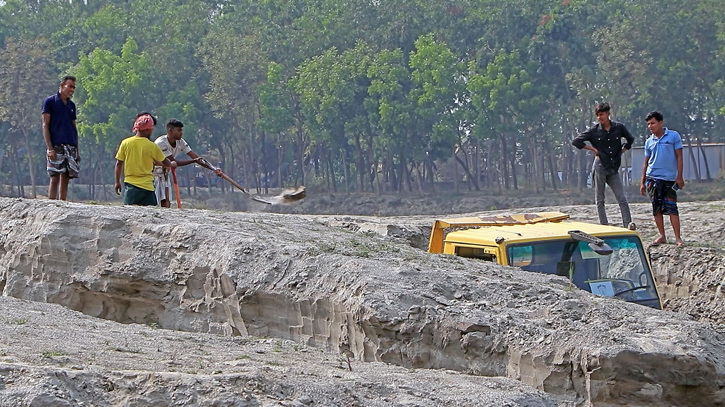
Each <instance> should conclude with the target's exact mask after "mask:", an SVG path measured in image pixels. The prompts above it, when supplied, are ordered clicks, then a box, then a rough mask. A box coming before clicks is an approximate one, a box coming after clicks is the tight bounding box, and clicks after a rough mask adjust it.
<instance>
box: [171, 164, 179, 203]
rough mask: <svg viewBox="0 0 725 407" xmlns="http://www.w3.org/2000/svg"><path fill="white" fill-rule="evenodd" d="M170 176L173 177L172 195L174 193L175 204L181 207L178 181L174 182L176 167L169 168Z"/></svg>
mask: <svg viewBox="0 0 725 407" xmlns="http://www.w3.org/2000/svg"><path fill="white" fill-rule="evenodd" d="M171 178H173V179H174V195H176V206H178V207H179V209H181V196H179V183H178V182H176V169H175V168H172V169H171Z"/></svg>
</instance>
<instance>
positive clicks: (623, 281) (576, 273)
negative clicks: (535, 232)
mask: <svg viewBox="0 0 725 407" xmlns="http://www.w3.org/2000/svg"><path fill="white" fill-rule="evenodd" d="M600 238H601V237H600ZM602 239H603V240H604V241H605V243H606V244H607V245H609V247H611V248H612V250H613V252H612V254H609V255H599V254H597V253H595V252H594V251H593V250H592V249H591V248H590V247H589V246H588V244H587V243H586V242H581V241H575V240H571V239H566V240H556V241H546V242H533V243H526V244H513V245H510V246H508V248H507V254H508V258H509V264H510V265H512V266H517V267H521V268H522V269H524V270H527V271H534V272H539V273H546V274H557V275H560V276H565V277H567V278H569V281H570V282H571V283H572V284H574V285H576V286H577V287H579V288H581V289H583V290H586V291H589V292H591V293H594V294H598V295H604V296H607V297H617V298H621V299H623V300H625V301H630V302H636V303H641V304H643V305H648V306H651V307H653V308H660V306H661V305H660V300H659V297H658V296H657V290H656V288H655V285H654V280H653V279H652V273H651V271H650V269H649V265H648V263H647V259H646V257H645V254H644V250H643V249H642V242H641V241H640V240H639V238H638V237H636V236H622V237H608V238H602Z"/></svg>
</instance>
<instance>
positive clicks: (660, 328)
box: [0, 199, 725, 406]
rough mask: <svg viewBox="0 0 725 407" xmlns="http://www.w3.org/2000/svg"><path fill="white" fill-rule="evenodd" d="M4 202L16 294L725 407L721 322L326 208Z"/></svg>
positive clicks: (405, 363) (133, 317)
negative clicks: (614, 295) (322, 211)
mask: <svg viewBox="0 0 725 407" xmlns="http://www.w3.org/2000/svg"><path fill="white" fill-rule="evenodd" d="M0 210H1V212H0V213H1V215H0V217H2V222H0V224H1V225H2V226H1V228H2V230H1V231H0V232H1V234H0V260H1V262H0V288H1V289H2V293H3V296H11V297H16V298H21V299H24V300H31V301H38V302H47V303H55V304H60V305H62V306H65V307H67V308H69V309H71V310H75V311H80V312H82V313H84V314H86V315H88V316H90V317H97V318H102V319H106V320H112V321H116V322H120V323H124V324H143V325H146V326H152V327H159V328H164V329H169V330H178V331H186V332H196V333H203V334H220V335H221V336H222V337H235V336H239V337H245V338H246V337H252V338H257V337H273V338H281V339H284V340H291V341H294V342H295V343H299V344H303V345H305V346H309V347H313V348H321V349H325V350H327V351H332V352H334V353H335V354H341V355H345V358H347V357H348V356H349V357H350V359H351V360H352V361H353V362H355V363H362V362H369V363H380V362H385V363H387V364H392V365H398V366H402V367H406V368H411V369H416V371H417V370H418V369H448V370H454V371H458V372H464V373H470V374H473V375H483V376H496V377H500V376H504V377H508V378H510V379H515V380H518V381H519V382H521V383H522V386H524V387H523V388H525V389H531V388H535V389H539V390H543V391H545V392H546V393H547V394H548V395H549V396H547V397H554V398H555V399H556V400H557V402H558V403H561V404H570V405H588V404H591V405H596V406H609V405H621V403H625V404H628V405H643V406H644V405H651V406H665V405H703V406H712V405H720V404H723V402H724V401H723V399H724V398H725V395H724V394H723V392H722V391H721V388H722V387H723V385H725V374H724V373H725V361H724V360H723V358H722V355H723V354H725V353H724V352H723V351H725V338H723V336H722V335H721V334H720V333H718V331H717V330H716V329H714V328H713V327H712V326H711V325H709V324H707V323H701V322H696V321H693V320H692V319H691V318H690V317H688V316H685V315H682V314H674V313H669V312H663V311H656V310H651V309H648V308H645V307H642V306H638V305H635V304H629V303H624V302H621V301H618V300H614V299H607V298H601V297H594V296H591V295H588V294H587V293H584V292H580V291H571V290H569V289H568V288H567V284H566V283H565V281H564V280H562V279H560V278H558V277H549V276H543V275H532V274H531V273H526V272H523V271H520V270H518V269H514V268H504V267H499V266H496V265H492V264H487V263H483V262H479V261H474V260H468V259H463V258H451V257H448V256H437V255H430V254H428V253H425V252H423V251H421V250H419V249H416V248H413V247H411V246H410V245H407V244H403V243H401V239H399V238H398V239H396V238H391V237H387V236H381V235H380V234H378V233H372V232H364V231H363V233H361V231H360V228H359V227H357V228H352V227H349V225H348V227H341V224H340V223H339V222H338V223H335V222H331V221H330V219H326V218H315V217H309V216H296V215H275V214H249V213H218V212H208V211H197V210H191V211H186V210H185V211H177V210H160V209H148V208H134V207H104V206H92V205H81V204H73V203H70V204H65V203H53V202H48V201H29V200H17V199H0ZM386 230H390V229H389V228H386ZM393 230H395V229H393ZM396 233H400V230H398V232H396ZM383 234H386V235H387V234H388V233H383ZM404 238H405V239H408V240H410V237H409V236H408V237H404ZM109 363H110V362H109ZM111 365H112V363H111ZM109 366H110V365H109ZM80 368H81V370H83V371H85V369H86V366H83V365H82V364H81V365H80ZM33 369H40V371H42V370H43V366H42V363H41V364H37V365H34V366H33ZM11 370H12V369H11ZM31 370H32V369H31ZM33 371H34V372H36V373H28V374H36V375H41V374H45V373H39V372H38V371H37V370H33ZM15 372H16V373H15V374H19V373H17V371H15ZM432 380H435V379H432ZM527 386H528V387H527ZM0 391H2V388H0ZM527 391H529V390H527ZM530 391H531V393H530V394H531V395H532V396H531V398H530V400H534V401H535V402H536V403H549V402H551V401H550V400H549V401H547V399H546V398H541V397H540V396H536V395H535V394H536V393H534V390H530ZM537 397H538V398H537ZM527 400H529V399H527ZM532 402H533V401H532ZM240 405H244V404H240ZM249 405H254V404H249ZM290 405H292V404H290ZM333 405H334V404H333ZM363 405H365V404H363ZM422 405H426V403H423V404H422ZM479 405H486V404H479ZM519 405H529V404H519ZM530 405H539V404H530ZM542 405H543V404H542Z"/></svg>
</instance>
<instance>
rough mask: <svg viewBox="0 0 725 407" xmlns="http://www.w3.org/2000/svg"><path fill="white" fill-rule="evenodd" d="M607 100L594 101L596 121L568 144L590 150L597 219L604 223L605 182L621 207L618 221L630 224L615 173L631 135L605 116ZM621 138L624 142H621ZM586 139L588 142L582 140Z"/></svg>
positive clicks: (624, 196)
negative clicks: (604, 101)
mask: <svg viewBox="0 0 725 407" xmlns="http://www.w3.org/2000/svg"><path fill="white" fill-rule="evenodd" d="M609 110H610V107H609V103H599V104H597V106H596V108H595V110H594V113H596V115H597V122H598V123H597V124H595V125H594V126H592V127H590V128H589V129H587V130H586V131H585V132H583V133H582V134H580V135H579V136H577V137H576V138H575V139H574V141H572V142H571V144H572V145H573V146H574V147H576V148H578V149H580V150H581V149H582V148H583V149H585V150H590V151H592V152H594V157H595V158H594V165H593V166H592V172H593V174H594V185H593V186H594V190H595V195H594V197H595V202H596V204H597V213H598V215H599V223H601V224H602V225H607V224H608V223H609V222H608V221H607V212H606V211H605V209H604V188H605V185H606V184H609V187H610V188H612V192H614V196H615V197H616V198H617V203H619V209H620V210H621V211H622V223H623V224H624V227H630V228H634V224H632V215H631V214H630V212H629V203H628V202H627V196H626V195H625V193H624V186H623V185H622V178H621V177H620V175H619V166H620V165H621V164H622V153H624V152H625V151H627V150H629V149H630V148H632V143H634V137H632V135H631V134H629V131H628V130H627V128H626V127H624V125H623V124H622V123H618V122H615V121H612V120H610V119H609ZM622 138H624V139H626V140H627V142H626V143H625V144H624V145H622ZM586 141H588V142H589V143H590V144H591V146H589V145H587V144H586V143H585V142H586Z"/></svg>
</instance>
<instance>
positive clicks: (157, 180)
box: [154, 172, 171, 205]
mask: <svg viewBox="0 0 725 407" xmlns="http://www.w3.org/2000/svg"><path fill="white" fill-rule="evenodd" d="M169 187H170V183H169V174H168V173H161V174H157V173H156V172H154V188H156V200H157V201H158V202H159V205H161V201H163V200H165V199H169V200H170V198H171V197H170V196H166V191H167V190H169Z"/></svg>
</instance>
